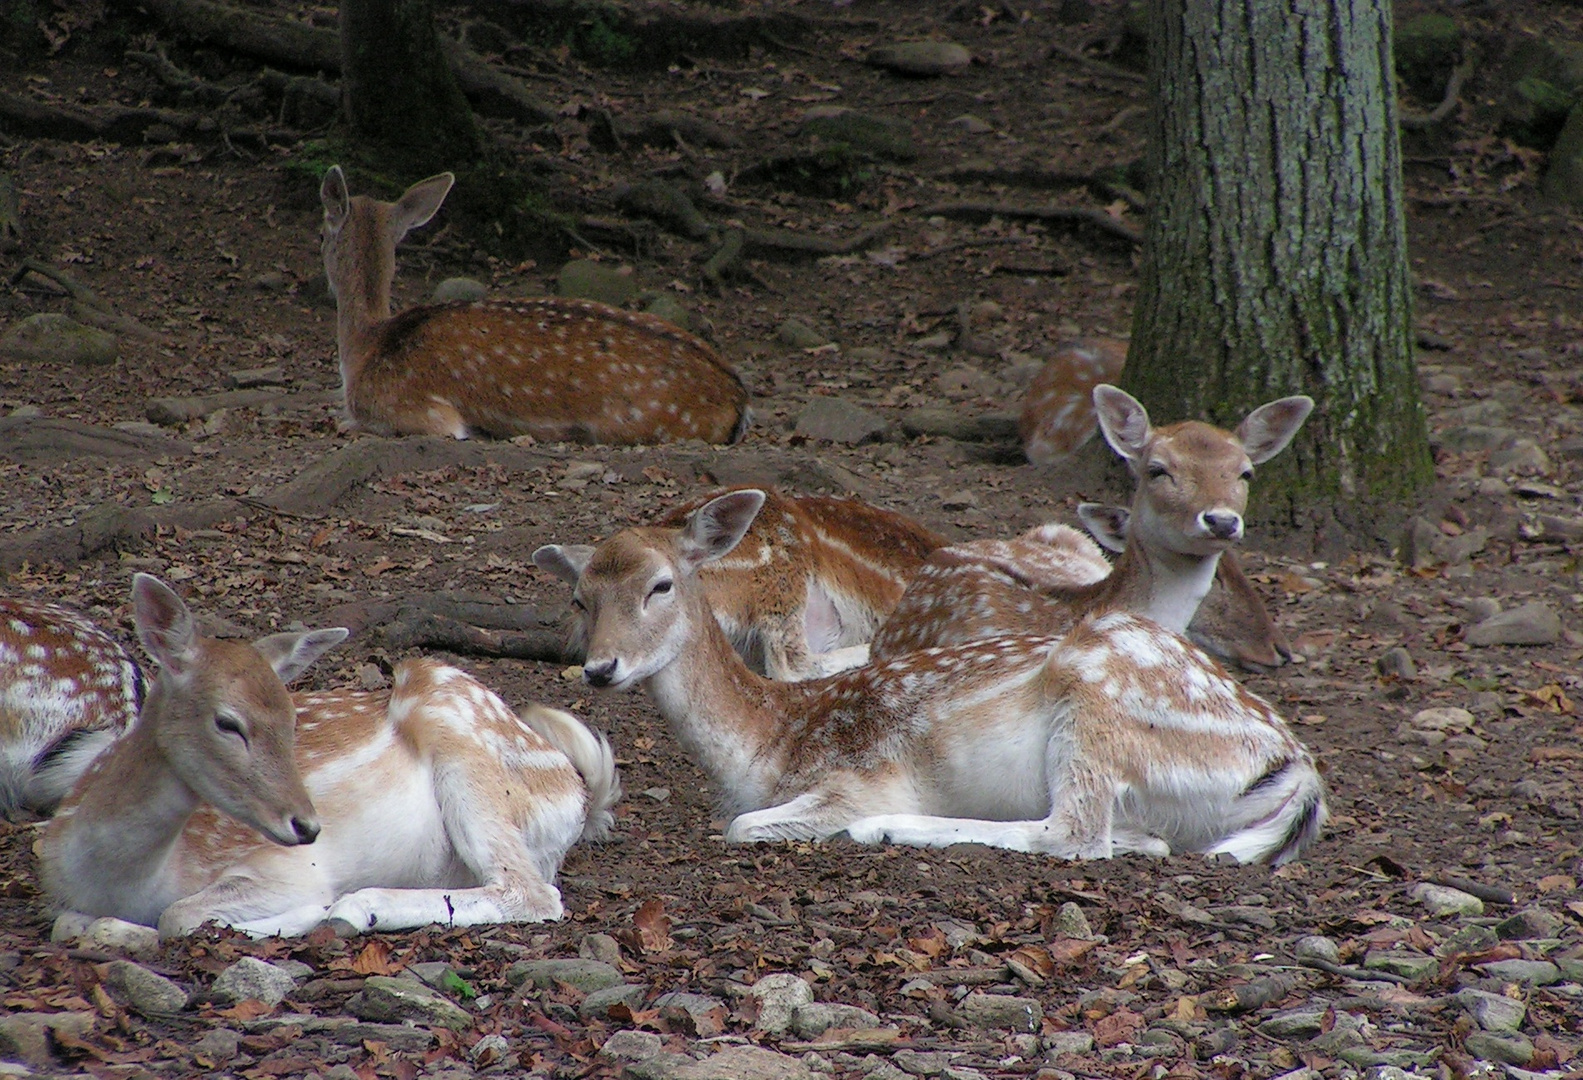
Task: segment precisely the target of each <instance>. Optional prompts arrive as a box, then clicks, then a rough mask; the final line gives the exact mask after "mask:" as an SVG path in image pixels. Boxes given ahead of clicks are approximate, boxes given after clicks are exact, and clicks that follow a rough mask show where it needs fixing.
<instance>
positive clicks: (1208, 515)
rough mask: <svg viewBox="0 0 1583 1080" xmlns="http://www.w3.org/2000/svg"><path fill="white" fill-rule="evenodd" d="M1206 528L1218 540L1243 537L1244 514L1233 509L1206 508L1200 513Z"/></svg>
mask: <svg viewBox="0 0 1583 1080" xmlns="http://www.w3.org/2000/svg"><path fill="white" fill-rule="evenodd" d="M1199 519H1200V520H1201V521H1202V522H1203V523H1204V528H1205V529H1207V530H1208V531H1209V535H1210V536H1213V537H1214V538H1215V539H1216V540H1240V539H1242V515H1241V514H1238V513H1235V512H1233V511H1231V510H1205V511H1204V512H1203V513H1202V514H1200V515H1199Z"/></svg>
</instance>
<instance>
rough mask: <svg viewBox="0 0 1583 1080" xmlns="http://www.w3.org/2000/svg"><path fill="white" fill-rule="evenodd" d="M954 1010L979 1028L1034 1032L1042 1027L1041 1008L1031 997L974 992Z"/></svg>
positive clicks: (1042, 1010) (1042, 1011)
mask: <svg viewBox="0 0 1583 1080" xmlns="http://www.w3.org/2000/svg"><path fill="white" fill-rule="evenodd" d="M957 1011H958V1012H960V1013H961V1014H962V1018H963V1019H964V1020H966V1021H967V1022H968V1023H970V1024H972V1025H973V1026H974V1027H980V1028H1010V1029H1011V1030H1012V1031H1031V1032H1037V1031H1039V1029H1040V1028H1041V1027H1043V1025H1044V1007H1043V1006H1042V1005H1040V1004H1039V1002H1038V1000H1037V999H1035V998H1026V997H1012V996H1011V995H1009V994H985V993H981V992H974V993H971V994H969V995H967V997H965V998H963V999H962V1000H961V1001H960V1002H959V1003H958V1004H957Z"/></svg>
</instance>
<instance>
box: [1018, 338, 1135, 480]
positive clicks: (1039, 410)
mask: <svg viewBox="0 0 1583 1080" xmlns="http://www.w3.org/2000/svg"><path fill="white" fill-rule="evenodd" d="M1126 362H1127V343H1126V342H1125V341H1118V340H1116V339H1115V338H1100V339H1098V340H1095V341H1091V342H1085V343H1079V344H1073V345H1068V346H1067V347H1065V348H1063V349H1061V350H1060V351H1059V352H1057V353H1056V354H1055V355H1054V356H1052V357H1051V358H1050V360H1049V362H1048V363H1046V364H1045V365H1044V367H1043V368H1041V369H1040V370H1039V373H1038V374H1037V375H1035V376H1034V377H1033V381H1032V382H1030V383H1029V384H1028V392H1027V393H1026V394H1024V395H1023V399H1022V415H1021V417H1020V418H1019V420H1018V424H1017V430H1018V432H1019V433H1020V434H1021V435H1022V450H1023V453H1024V454H1026V455H1027V458H1028V460H1029V461H1031V462H1033V463H1034V464H1035V465H1051V464H1054V463H1055V462H1057V461H1061V460H1063V459H1064V458H1066V457H1068V456H1070V455H1071V454H1072V453H1073V452H1075V451H1076V450H1077V449H1078V448H1079V447H1081V446H1083V445H1084V444H1085V443H1087V442H1088V440H1089V439H1091V438H1093V436H1094V430H1095V423H1094V398H1093V392H1094V387H1096V386H1098V385H1099V384H1100V383H1108V382H1111V381H1113V380H1115V379H1116V378H1117V377H1118V376H1120V374H1121V369H1122V366H1123V365H1124V364H1125V363H1126Z"/></svg>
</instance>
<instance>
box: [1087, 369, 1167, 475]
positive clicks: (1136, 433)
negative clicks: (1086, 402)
mask: <svg viewBox="0 0 1583 1080" xmlns="http://www.w3.org/2000/svg"><path fill="white" fill-rule="evenodd" d="M1094 416H1095V418H1096V419H1097V420H1098V421H1099V430H1100V431H1102V432H1103V433H1104V435H1105V441H1106V442H1108V443H1109V444H1110V448H1111V449H1112V450H1114V451H1115V452H1116V453H1117V454H1120V455H1121V456H1122V457H1123V458H1125V459H1126V460H1127V462H1128V464H1132V463H1134V462H1136V461H1137V460H1138V457H1139V455H1141V454H1142V453H1143V448H1144V447H1146V446H1148V445H1149V436H1150V435H1151V434H1153V431H1154V429H1153V428H1152V427H1150V426H1149V413H1148V411H1147V410H1146V409H1144V407H1143V406H1142V404H1140V403H1139V401H1138V399H1137V398H1135V397H1133V396H1132V395H1131V394H1129V393H1127V392H1126V391H1125V390H1121V389H1119V388H1117V387H1114V386H1111V385H1110V384H1109V383H1100V384H1099V385H1098V386H1096V387H1094Z"/></svg>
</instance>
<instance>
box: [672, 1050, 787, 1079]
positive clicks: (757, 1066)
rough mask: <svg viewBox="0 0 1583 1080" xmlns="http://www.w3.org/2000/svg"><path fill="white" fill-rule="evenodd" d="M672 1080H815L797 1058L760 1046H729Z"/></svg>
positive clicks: (676, 1074)
mask: <svg viewBox="0 0 1583 1080" xmlns="http://www.w3.org/2000/svg"><path fill="white" fill-rule="evenodd" d="M669 1076H670V1077H671V1080H812V1078H813V1073H812V1072H811V1071H810V1070H809V1068H808V1066H806V1065H804V1064H803V1063H802V1062H800V1061H798V1060H797V1059H796V1058H794V1057H788V1056H787V1055H785V1054H777V1053H775V1052H774V1051H773V1050H764V1049H761V1048H759V1047H757V1046H728V1047H726V1048H725V1049H724V1050H722V1051H720V1052H719V1053H718V1054H715V1055H713V1056H711V1057H707V1058H705V1059H704V1060H702V1061H695V1062H692V1063H691V1064H689V1065H684V1066H682V1067H681V1068H679V1069H677V1070H676V1071H675V1072H673V1073H670V1074H669Z"/></svg>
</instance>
